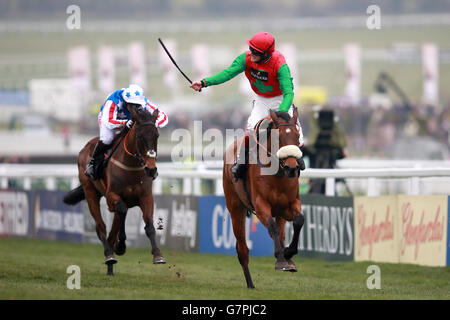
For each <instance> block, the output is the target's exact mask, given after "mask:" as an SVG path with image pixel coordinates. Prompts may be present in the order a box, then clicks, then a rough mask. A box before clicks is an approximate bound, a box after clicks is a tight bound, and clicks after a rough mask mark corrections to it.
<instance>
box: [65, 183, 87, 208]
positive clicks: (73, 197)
mask: <svg viewBox="0 0 450 320" xmlns="http://www.w3.org/2000/svg"><path fill="white" fill-rule="evenodd" d="M84 199H86V196H85V195H84V191H83V187H82V186H78V187H76V188H75V189H73V190H70V191H69V192H67V193H66V195H65V196H64V198H63V202H64V203H65V204H68V205H71V206H73V205H76V204H77V203H78V202H80V201H82V200H84Z"/></svg>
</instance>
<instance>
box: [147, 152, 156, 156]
mask: <svg viewBox="0 0 450 320" xmlns="http://www.w3.org/2000/svg"><path fill="white" fill-rule="evenodd" d="M147 156H149V157H150V158H156V152H155V150H149V151H147Z"/></svg>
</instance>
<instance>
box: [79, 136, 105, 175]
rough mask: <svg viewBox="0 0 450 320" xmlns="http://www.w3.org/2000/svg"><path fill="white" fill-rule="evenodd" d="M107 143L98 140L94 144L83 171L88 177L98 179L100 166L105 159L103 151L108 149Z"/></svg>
mask: <svg viewBox="0 0 450 320" xmlns="http://www.w3.org/2000/svg"><path fill="white" fill-rule="evenodd" d="M108 148H109V145H108V144H104V143H103V142H102V141H101V140H98V142H97V144H96V145H95V148H94V152H93V153H92V158H91V161H89V163H88V164H87V166H86V171H85V172H84V174H85V175H87V176H88V177H89V178H91V179H93V180H98V179H99V178H100V170H99V169H100V167H101V165H102V163H103V160H104V159H105V152H106V151H107V150H108Z"/></svg>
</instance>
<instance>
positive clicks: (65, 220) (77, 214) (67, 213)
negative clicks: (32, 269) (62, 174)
mask: <svg viewBox="0 0 450 320" xmlns="http://www.w3.org/2000/svg"><path fill="white" fill-rule="evenodd" d="M65 194H66V191H47V190H38V191H35V192H33V200H34V201H33V209H34V210H33V212H34V217H33V219H34V236H35V237H38V238H41V239H48V240H65V241H74V242H81V241H82V240H83V232H84V226H83V212H82V206H81V204H77V205H75V206H68V205H66V204H64V203H63V202H62V198H63V197H64V195H65Z"/></svg>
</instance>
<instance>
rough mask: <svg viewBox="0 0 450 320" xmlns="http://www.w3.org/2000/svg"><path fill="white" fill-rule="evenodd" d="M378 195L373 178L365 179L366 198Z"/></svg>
mask: <svg viewBox="0 0 450 320" xmlns="http://www.w3.org/2000/svg"><path fill="white" fill-rule="evenodd" d="M377 195H378V192H377V187H376V180H375V178H368V179H367V196H368V197H375V196H377Z"/></svg>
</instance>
